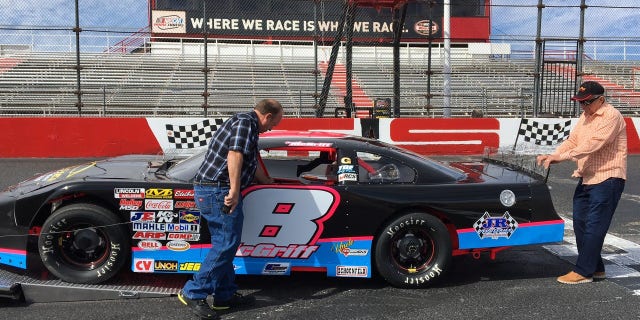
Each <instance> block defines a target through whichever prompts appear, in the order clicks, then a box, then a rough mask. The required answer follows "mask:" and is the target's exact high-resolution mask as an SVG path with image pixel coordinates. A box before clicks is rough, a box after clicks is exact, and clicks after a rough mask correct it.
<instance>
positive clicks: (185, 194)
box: [173, 189, 195, 199]
mask: <svg viewBox="0 0 640 320" xmlns="http://www.w3.org/2000/svg"><path fill="white" fill-rule="evenodd" d="M194 195H195V191H193V189H175V190H173V198H174V199H193V196H194Z"/></svg>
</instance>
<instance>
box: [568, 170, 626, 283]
mask: <svg viewBox="0 0 640 320" xmlns="http://www.w3.org/2000/svg"><path fill="white" fill-rule="evenodd" d="M624 184H625V180H624V179H620V178H609V179H607V180H605V181H603V182H601V183H598V184H594V185H584V184H582V179H580V180H579V181H578V186H577V187H576V191H575V193H574V195H573V231H574V233H575V235H576V243H577V246H578V260H577V261H576V266H575V268H574V271H575V272H577V273H579V274H580V275H582V276H583V277H591V276H592V275H593V273H594V272H604V263H603V261H602V256H601V252H602V245H603V244H604V237H605V236H606V235H607V231H608V230H609V225H610V224H611V218H612V217H613V213H614V212H615V211H616V207H617V206H618V201H619V200H620V197H621V196H622V191H623V190H624Z"/></svg>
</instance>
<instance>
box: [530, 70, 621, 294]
mask: <svg viewBox="0 0 640 320" xmlns="http://www.w3.org/2000/svg"><path fill="white" fill-rule="evenodd" d="M571 100H573V101H578V102H579V103H580V106H581V107H582V110H583V113H582V114H581V115H580V118H579V119H578V123H577V124H576V125H575V127H574V128H573V129H572V130H571V134H570V135H569V139H567V140H566V141H564V142H563V143H562V144H561V145H560V146H558V148H557V149H556V150H555V151H554V152H553V153H552V154H547V155H539V156H538V157H537V162H538V165H540V164H542V165H544V167H545V168H548V167H549V165H550V164H552V163H557V162H561V161H566V160H571V161H575V162H576V164H577V169H576V170H575V171H574V172H573V175H572V177H576V178H578V185H577V186H576V190H575V193H574V195H573V231H574V233H575V235H576V244H577V246H578V260H577V261H576V265H575V267H574V268H573V271H571V272H569V273H567V274H566V275H564V276H561V277H558V279H557V280H558V282H561V283H567V284H578V283H586V282H591V281H593V279H594V278H595V279H604V278H605V270H604V263H603V261H602V256H601V251H602V245H603V243H604V238H605V236H606V235H607V231H608V230H609V225H610V224H611V218H612V217H613V213H614V212H615V210H616V207H617V206H618V201H619V200H620V197H621V196H622V191H623V190H624V185H625V180H626V179H627V132H626V124H625V122H624V118H623V117H622V115H621V114H620V112H619V111H618V110H617V109H615V108H614V107H613V106H611V105H610V104H609V103H607V101H606V99H605V97H604V88H603V87H602V85H600V84H599V83H598V82H595V81H586V82H584V83H582V84H581V85H580V88H579V90H578V93H577V94H576V95H575V96H573V97H572V98H571Z"/></svg>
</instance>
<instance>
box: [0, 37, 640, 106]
mask: <svg viewBox="0 0 640 320" xmlns="http://www.w3.org/2000/svg"><path fill="white" fill-rule="evenodd" d="M385 49H388V50H390V48H378V49H376V50H377V51H378V52H377V54H374V55H373V56H372V54H371V51H370V50H367V48H361V49H359V50H360V51H362V52H359V51H358V50H356V51H355V52H354V59H353V72H354V81H355V82H357V84H358V85H359V87H360V88H362V93H361V95H365V97H360V98H364V101H372V100H373V99H375V98H389V97H392V95H393V94H392V92H393V85H392V83H393V79H392V70H393V65H392V63H391V61H390V59H387V57H388V52H385ZM424 50H426V49H425V48H410V47H407V48H405V50H404V51H403V54H402V57H401V58H402V59H401V70H400V88H401V116H402V117H429V116H433V117H438V116H440V115H441V114H442V105H443V94H442V89H441V88H442V87H443V81H444V80H443V74H442V72H443V71H442V70H443V67H442V56H441V54H440V53H439V52H438V51H434V52H433V54H432V67H431V69H432V73H433V76H432V77H431V86H432V88H433V89H432V90H431V94H432V98H431V101H430V102H431V105H430V106H428V105H427V91H426V84H427V63H426V59H427V58H426V55H425V53H424ZM274 51H276V52H281V51H280V48H278V47H277V45H275V46H274V45H256V47H255V48H254V50H253V54H246V55H226V54H218V53H215V54H211V55H210V57H209V59H208V66H209V68H210V69H211V72H210V73H209V79H208V92H209V94H210V95H209V96H208V105H209V107H208V114H210V115H221V116H228V115H230V114H233V113H235V112H238V111H242V110H246V109H247V107H249V106H252V105H254V104H255V102H256V101H257V100H259V99H262V98H264V97H273V98H276V99H279V100H280V101H282V102H283V103H284V104H285V105H287V106H288V107H289V108H290V110H292V111H291V112H290V113H289V116H293V117H312V116H314V111H315V109H314V106H315V104H316V100H315V96H314V95H315V94H316V92H318V91H320V90H321V86H322V82H323V81H324V74H323V73H322V72H320V73H319V74H318V79H317V81H318V83H319V86H320V88H317V87H316V77H315V74H314V70H315V69H316V65H315V62H314V58H313V56H309V55H306V56H305V55H300V56H294V55H277V54H273V52H274ZM214 52H215V51H214ZM260 52H267V53H268V54H260ZM465 52H466V51H464V50H459V51H458V52H457V53H456V54H454V55H453V56H452V63H451V105H452V116H453V117H470V116H471V114H472V112H473V111H474V110H476V111H480V112H482V114H483V115H484V116H488V117H520V116H531V114H530V112H531V110H532V101H533V100H532V99H533V97H532V90H531V87H532V83H533V73H534V61H533V60H526V59H524V60H522V59H520V60H511V59H508V58H504V57H498V58H495V57H488V56H484V57H478V56H473V55H468V54H466V53H465ZM321 63H322V61H321ZM339 63H340V60H339ZM75 64H76V62H75V55H73V54H66V53H35V52H30V53H24V52H21V53H16V54H13V55H11V56H9V57H6V56H5V58H3V59H2V60H0V72H1V73H0V75H1V76H0V114H2V115H38V116H42V115H77V114H78V110H77V107H76V102H77V97H76V90H77V74H76V70H75ZM81 65H82V69H81V79H80V80H81V90H82V93H83V94H82V103H83V108H82V114H83V115H87V116H89V115H96V116H201V115H203V114H204V109H203V107H202V104H203V101H204V99H203V96H202V93H203V92H204V76H203V72H202V69H203V66H204V65H203V58H202V57H201V56H197V55H188V54H166V53H165V54H153V53H131V54H114V53H99V54H97V53H96V54H83V55H82V60H81ZM635 66H636V64H634V63H632V62H604V61H595V60H594V61H586V62H585V66H584V69H585V73H586V74H587V75H586V76H585V79H587V78H593V79H597V80H599V81H601V82H602V83H603V84H604V85H605V87H607V88H608V90H609V95H610V96H611V98H612V100H613V101H614V103H615V104H616V105H617V106H618V107H619V109H620V110H621V111H622V112H623V113H625V114H627V115H637V113H638V108H637V105H638V102H639V101H638V100H639V97H638V94H637V91H635V90H636V88H634V86H637V85H638V84H637V83H635V82H634V81H633V72H634V70H635V69H634V68H635ZM317 68H319V69H320V68H321V66H317ZM354 93H355V92H354ZM343 96H344V92H343V91H341V90H340V88H339V87H337V86H333V87H332V91H331V95H330V99H329V100H328V105H327V110H326V114H327V116H332V115H333V114H334V110H335V108H337V107H338V108H339V107H343V106H344V105H343ZM358 98H359V97H357V96H356V95H354V101H356V104H358V102H357V101H358ZM360 100H362V99H360ZM357 106H358V105H357ZM360 106H361V107H365V106H363V105H360Z"/></svg>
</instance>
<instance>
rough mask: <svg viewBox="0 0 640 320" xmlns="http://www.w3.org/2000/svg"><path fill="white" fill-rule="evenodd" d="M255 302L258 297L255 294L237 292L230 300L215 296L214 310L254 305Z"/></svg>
mask: <svg viewBox="0 0 640 320" xmlns="http://www.w3.org/2000/svg"><path fill="white" fill-rule="evenodd" d="M255 303H256V298H255V297H254V296H243V295H241V294H239V293H237V292H236V293H234V294H233V296H232V297H231V299H229V300H225V301H220V300H218V299H215V298H214V299H213V310H227V309H229V308H238V307H246V306H252V305H253V304H255Z"/></svg>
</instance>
